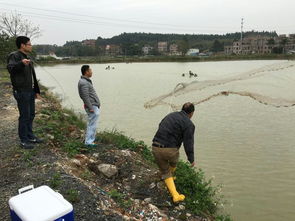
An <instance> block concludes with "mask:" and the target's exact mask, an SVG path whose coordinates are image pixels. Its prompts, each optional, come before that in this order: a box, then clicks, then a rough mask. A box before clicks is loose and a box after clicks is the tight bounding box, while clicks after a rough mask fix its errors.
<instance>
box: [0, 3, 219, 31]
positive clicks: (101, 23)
mask: <svg viewBox="0 0 295 221" xmlns="http://www.w3.org/2000/svg"><path fill="white" fill-rule="evenodd" d="M2 10H4V11H8V12H11V10H10V9H7V8H2ZM15 11H16V12H19V13H21V14H22V15H26V16H29V17H36V18H43V19H48V20H55V21H59V22H60V21H66V22H74V23H82V24H90V25H100V26H108V27H109V26H119V27H122V26H124V27H135V28H153V29H160V30H163V28H162V27H155V26H148V25H140V24H124V23H115V22H110V21H104V22H98V21H93V20H86V19H77V18H71V17H62V16H59V15H58V16H57V15H48V14H39V13H35V12H26V11H20V10H15ZM121 22H122V21H121ZM219 28H222V27H219ZM169 29H170V30H176V31H189V32H195V31H196V30H199V31H200V30H201V28H200V27H199V28H195V29H184V28H172V27H170V28H169ZM206 29H207V31H208V30H209V29H208V27H207V28H206ZM216 29H217V28H213V27H212V29H211V30H216ZM223 29H224V28H223Z"/></svg>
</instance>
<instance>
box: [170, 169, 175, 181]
mask: <svg viewBox="0 0 295 221" xmlns="http://www.w3.org/2000/svg"><path fill="white" fill-rule="evenodd" d="M175 170H176V167H170V171H171V173H172V176H173V180H176V176H174V172H175Z"/></svg>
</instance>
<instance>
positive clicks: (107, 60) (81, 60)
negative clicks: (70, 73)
mask: <svg viewBox="0 0 295 221" xmlns="http://www.w3.org/2000/svg"><path fill="white" fill-rule="evenodd" d="M294 59H295V55H291V54H263V55H259V54H250V55H211V56H205V57H198V56H132V57H124V56H117V57H106V56H101V57H72V58H69V59H66V60H56V59H54V58H43V59H42V60H39V61H37V63H38V64H41V65H54V64H84V63H102V64H103V63H132V62H206V61H234V60H294Z"/></svg>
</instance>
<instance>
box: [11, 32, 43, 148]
mask: <svg viewBox="0 0 295 221" xmlns="http://www.w3.org/2000/svg"><path fill="white" fill-rule="evenodd" d="M16 46H17V48H18V51H15V52H12V53H11V54H10V55H9V56H8V59H7V69H8V72H9V73H10V79H11V83H12V87H13V95H14V98H15V99H16V101H17V107H18V110H19V124H18V134H19V138H20V145H21V147H22V148H25V149H32V148H34V145H33V144H35V143H41V142H42V140H41V139H39V138H37V137H36V136H35V135H34V133H33V120H34V117H35V98H40V89H39V85H38V81H37V78H36V73H35V69H34V66H33V62H32V61H31V59H30V57H29V56H28V54H29V53H30V52H32V44H31V41H30V39H29V38H28V37H25V36H19V37H17V38H16Z"/></svg>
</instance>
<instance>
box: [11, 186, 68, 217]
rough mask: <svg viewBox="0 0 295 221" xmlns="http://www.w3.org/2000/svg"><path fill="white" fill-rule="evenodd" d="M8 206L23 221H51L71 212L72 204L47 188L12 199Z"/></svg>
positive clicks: (37, 189)
mask: <svg viewBox="0 0 295 221" xmlns="http://www.w3.org/2000/svg"><path fill="white" fill-rule="evenodd" d="M9 206H10V208H11V209H12V210H13V211H14V212H15V213H16V214H17V215H18V217H19V218H20V219H21V220H23V221H52V220H55V219H57V218H59V217H62V216H64V215H66V214H68V213H70V212H71V211H72V210H73V206H72V204H70V203H69V202H68V201H66V200H65V199H64V198H63V196H62V195H61V194H59V193H57V192H55V191H53V190H52V189H51V188H49V187H48V186H40V187H38V188H36V189H33V190H30V191H28V192H25V193H23V194H20V195H17V196H14V197H12V198H11V199H10V200H9Z"/></svg>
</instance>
